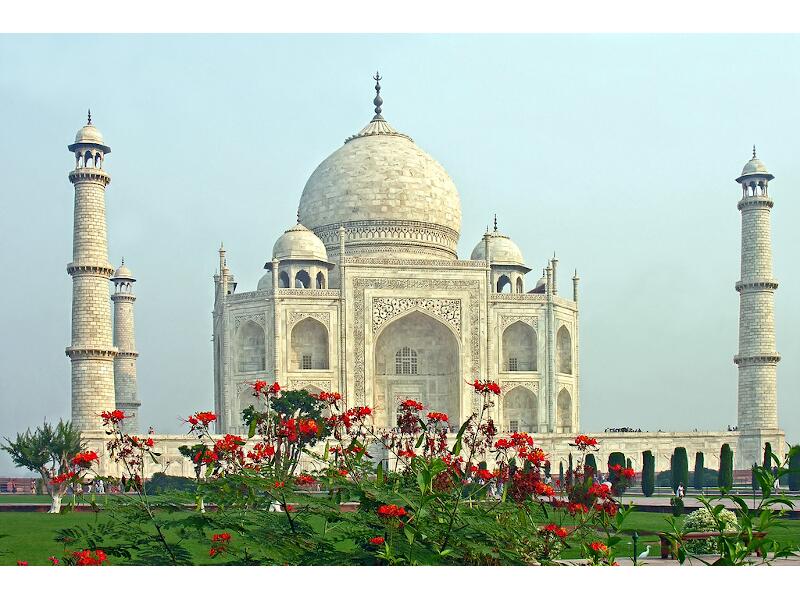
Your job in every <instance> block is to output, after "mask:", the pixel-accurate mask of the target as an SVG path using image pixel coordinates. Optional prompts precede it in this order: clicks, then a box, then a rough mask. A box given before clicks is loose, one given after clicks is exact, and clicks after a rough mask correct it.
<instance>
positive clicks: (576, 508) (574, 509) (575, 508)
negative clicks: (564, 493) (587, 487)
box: [567, 502, 589, 516]
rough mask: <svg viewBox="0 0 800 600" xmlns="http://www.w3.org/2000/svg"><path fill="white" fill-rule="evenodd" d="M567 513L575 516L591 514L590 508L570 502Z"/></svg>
mask: <svg viewBox="0 0 800 600" xmlns="http://www.w3.org/2000/svg"><path fill="white" fill-rule="evenodd" d="M567 511H568V512H569V514H570V515H572V516H575V515H576V514H578V513H583V514H586V513H588V512H589V507H588V506H586V505H585V504H581V503H580V502H570V503H569V504H567Z"/></svg>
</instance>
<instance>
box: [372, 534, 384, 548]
mask: <svg viewBox="0 0 800 600" xmlns="http://www.w3.org/2000/svg"><path fill="white" fill-rule="evenodd" d="M385 541H386V540H385V539H383V538H382V537H381V536H376V537H374V538H370V540H369V543H370V544H372V545H373V546H382V545H383V543H384V542H385Z"/></svg>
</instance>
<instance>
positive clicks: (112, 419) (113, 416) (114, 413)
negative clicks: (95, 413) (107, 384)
mask: <svg viewBox="0 0 800 600" xmlns="http://www.w3.org/2000/svg"><path fill="white" fill-rule="evenodd" d="M100 418H102V419H103V425H110V424H111V423H119V422H120V421H122V419H124V418H125V413H124V412H122V411H121V410H119V409H117V410H104V411H103V412H101V413H100Z"/></svg>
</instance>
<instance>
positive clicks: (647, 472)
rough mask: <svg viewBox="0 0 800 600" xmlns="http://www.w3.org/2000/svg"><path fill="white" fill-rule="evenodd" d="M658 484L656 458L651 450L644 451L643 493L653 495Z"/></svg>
mask: <svg viewBox="0 0 800 600" xmlns="http://www.w3.org/2000/svg"><path fill="white" fill-rule="evenodd" d="M655 484H656V458H655V456H653V453H652V452H651V451H650V450H645V451H644V452H642V493H643V494H644V495H645V496H652V495H653V491H655Z"/></svg>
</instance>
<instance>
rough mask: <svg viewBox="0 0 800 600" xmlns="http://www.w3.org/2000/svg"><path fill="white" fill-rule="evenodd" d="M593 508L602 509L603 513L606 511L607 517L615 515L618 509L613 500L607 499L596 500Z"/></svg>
mask: <svg viewBox="0 0 800 600" xmlns="http://www.w3.org/2000/svg"><path fill="white" fill-rule="evenodd" d="M595 508H596V509H597V510H598V511H603V512H604V513H606V514H607V515H608V516H609V517H613V516H614V515H616V514H617V512H618V511H619V509H618V508H617V505H616V503H615V502H614V501H613V500H609V501H607V502H598V503H597V504H596V505H595Z"/></svg>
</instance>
